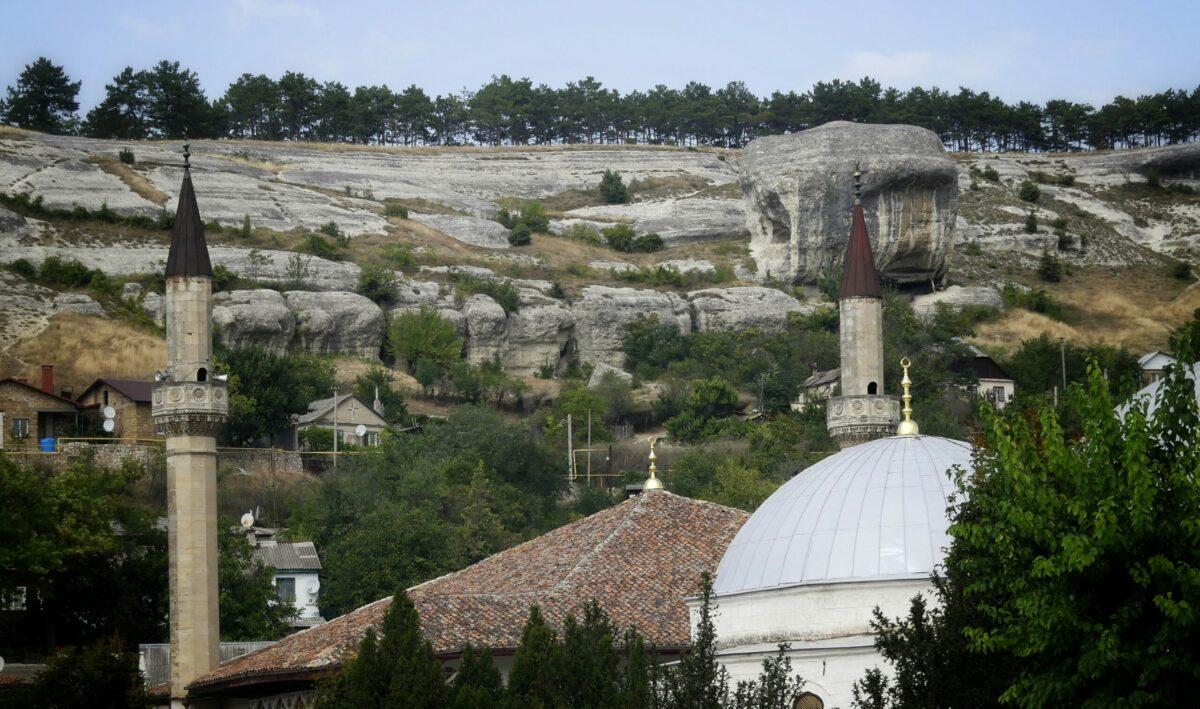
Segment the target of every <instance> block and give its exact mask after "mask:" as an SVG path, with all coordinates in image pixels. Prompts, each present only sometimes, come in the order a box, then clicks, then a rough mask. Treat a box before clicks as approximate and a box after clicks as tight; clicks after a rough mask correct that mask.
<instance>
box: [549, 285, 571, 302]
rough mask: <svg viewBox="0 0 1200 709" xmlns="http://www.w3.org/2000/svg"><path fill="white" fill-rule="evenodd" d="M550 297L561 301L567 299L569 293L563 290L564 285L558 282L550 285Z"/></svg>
mask: <svg viewBox="0 0 1200 709" xmlns="http://www.w3.org/2000/svg"><path fill="white" fill-rule="evenodd" d="M549 295H550V297H551V298H557V299H559V300H566V299H567V291H566V289H565V288H563V284H561V283H559V282H558V281H554V282H553V283H551V284H550V294H549Z"/></svg>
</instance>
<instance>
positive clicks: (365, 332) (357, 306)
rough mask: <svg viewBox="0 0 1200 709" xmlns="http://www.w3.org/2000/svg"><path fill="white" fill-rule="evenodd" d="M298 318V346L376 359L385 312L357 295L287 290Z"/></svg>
mask: <svg viewBox="0 0 1200 709" xmlns="http://www.w3.org/2000/svg"><path fill="white" fill-rule="evenodd" d="M283 297H284V299H285V300H286V301H287V305H288V308H289V309H290V310H291V311H292V314H293V315H294V316H295V318H296V336H295V339H294V343H295V346H296V347H297V348H298V349H302V350H304V351H306V352H311V353H313V354H348V355H354V356H358V357H367V358H371V359H374V358H375V357H378V356H379V345H380V344H381V343H382V342H383V310H381V309H380V308H379V306H378V305H376V304H375V303H373V302H371V301H370V300H369V299H367V298H364V297H363V296H361V295H358V294H357V293H314V292H310V291H288V292H286V293H284V294H283Z"/></svg>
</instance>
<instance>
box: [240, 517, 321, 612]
mask: <svg viewBox="0 0 1200 709" xmlns="http://www.w3.org/2000/svg"><path fill="white" fill-rule="evenodd" d="M245 532H246V540H247V541H249V542H250V544H251V546H253V547H254V555H253V556H254V560H255V561H258V562H260V563H261V564H262V565H263V566H265V567H267V568H268V569H271V570H272V571H273V572H274V574H275V578H274V579H273V582H274V584H275V593H276V595H278V597H279V599H280V600H281V601H288V602H290V603H292V604H293V605H294V606H295V607H296V611H297V616H296V617H295V618H293V619H292V627H293V628H311V627H313V626H316V625H321V624H322V623H324V622H325V621H324V620H323V619H322V618H321V612H320V591H321V579H320V574H321V559H320V558H319V557H318V556H317V548H316V546H314V545H313V543H312V542H282V541H279V540H278V539H277V536H278V532H277V530H274V529H269V528H266V527H249V528H247V529H245Z"/></svg>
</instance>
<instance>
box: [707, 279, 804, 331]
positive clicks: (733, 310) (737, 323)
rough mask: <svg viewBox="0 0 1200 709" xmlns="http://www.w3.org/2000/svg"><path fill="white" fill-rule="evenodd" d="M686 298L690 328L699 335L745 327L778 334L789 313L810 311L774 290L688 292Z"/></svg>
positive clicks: (782, 328) (749, 287)
mask: <svg viewBox="0 0 1200 709" xmlns="http://www.w3.org/2000/svg"><path fill="white" fill-rule="evenodd" d="M687 298H688V302H689V303H690V304H691V312H692V326H693V327H694V328H695V329H696V330H697V331H700V332H709V331H713V330H746V329H749V328H756V329H759V330H766V331H769V332H782V331H783V330H784V329H785V328H786V327H787V321H788V314H789V313H801V312H810V311H811V310H812V306H806V305H804V304H802V303H801V302H800V301H798V300H796V299H795V298H793V297H792V296H790V295H788V294H787V293H784V292H783V291H780V290H776V289H774V288H759V287H753V286H746V287H734V288H705V289H704V290H696V291H692V292H690V293H688V294H687Z"/></svg>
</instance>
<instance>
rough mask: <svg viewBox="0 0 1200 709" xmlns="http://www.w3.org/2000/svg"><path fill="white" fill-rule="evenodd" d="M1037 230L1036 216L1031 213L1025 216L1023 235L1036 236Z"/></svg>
mask: <svg viewBox="0 0 1200 709" xmlns="http://www.w3.org/2000/svg"><path fill="white" fill-rule="evenodd" d="M1037 230H1038V223H1037V215H1036V214H1034V213H1033V212H1030V213H1029V214H1026V215H1025V233H1026V234H1036V233H1037Z"/></svg>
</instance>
